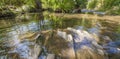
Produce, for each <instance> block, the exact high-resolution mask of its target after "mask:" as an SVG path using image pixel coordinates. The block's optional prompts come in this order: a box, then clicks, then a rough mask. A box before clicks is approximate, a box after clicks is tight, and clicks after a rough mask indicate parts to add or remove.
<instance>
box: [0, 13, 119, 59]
mask: <svg viewBox="0 0 120 59" xmlns="http://www.w3.org/2000/svg"><path fill="white" fill-rule="evenodd" d="M68 27H69V28H75V29H82V30H84V31H86V32H89V33H95V36H96V35H97V36H99V38H100V39H110V40H112V41H117V42H118V43H117V44H118V45H120V42H119V41H120V40H119V39H120V24H119V23H117V22H113V21H108V20H98V19H85V18H82V19H77V18H71V19H70V18H64V17H56V16H51V15H44V16H43V15H42V14H22V15H18V16H17V17H15V18H2V19H0V59H22V58H26V59H44V58H47V59H49V58H56V59H65V58H62V57H61V56H63V57H64V56H65V54H66V55H67V56H71V55H70V54H69V53H65V52H70V53H73V54H74V51H72V52H71V50H69V49H68V48H69V47H70V46H74V45H73V44H72V43H71V42H69V41H70V40H67V41H64V40H62V39H61V38H58V37H57V36H56V32H57V30H58V29H59V30H62V31H63V32H64V30H66V28H68ZM40 31H50V33H49V32H47V33H43V36H44V37H41V36H40V37H39V38H37V39H36V40H35V39H34V38H36V36H39V35H38V33H39V32H40ZM51 31H52V33H51ZM75 31H77V30H75ZM63 32H57V33H58V34H59V36H62V37H63V36H64V34H62V33H63ZM73 32H74V31H73ZM86 32H83V33H84V34H82V35H88V34H86ZM98 32H99V34H100V35H99V34H97V33H98ZM54 33H55V34H54ZM60 33H61V34H62V35H61V34H60ZM69 33H70V32H69ZM79 35H81V34H79ZM79 35H78V36H79ZM68 36H69V38H70V35H68ZM73 36H74V35H73ZM88 36H89V35H88ZM95 36H93V37H95ZM47 37H48V38H49V37H50V38H49V39H47ZM74 37H75V38H76V37H77V35H75V36H74ZM74 37H73V38H74ZM63 38H65V36H64V37H63ZM80 38H82V37H80ZM88 38H90V37H88ZM97 38H98V37H97ZM56 39H59V40H56ZM78 39H79V37H78ZM90 39H91V38H90ZM75 40H76V41H78V42H80V41H79V40H77V38H76V39H75ZM86 40H87V39H86ZM76 41H75V42H76ZM86 43H87V42H86ZM86 43H83V44H86ZM74 44H76V46H74V47H73V48H71V49H73V50H75V52H76V53H77V52H79V51H77V50H76V49H78V48H80V47H78V46H77V45H80V44H79V43H74ZM99 44H102V43H99ZM88 45H90V44H88ZM105 47H106V46H105ZM84 48H86V47H84ZM108 52H109V51H108ZM64 53H65V54H64ZM61 54H63V55H61ZM47 55H48V57H46V56H47ZM30 56H31V57H30ZM38 56H39V57H38ZM54 56H56V57H54ZM70 58H72V57H70ZM70 58H68V59H70ZM72 59H73V58H72ZM78 59H79V58H78Z"/></svg>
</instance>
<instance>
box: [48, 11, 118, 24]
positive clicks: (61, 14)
mask: <svg viewBox="0 0 120 59" xmlns="http://www.w3.org/2000/svg"><path fill="white" fill-rule="evenodd" d="M50 15H54V16H58V17H65V18H78V19H81V18H86V19H100V20H110V21H115V22H119V23H120V15H116V16H112V15H101V16H99V15H94V14H67V13H51V14H50Z"/></svg>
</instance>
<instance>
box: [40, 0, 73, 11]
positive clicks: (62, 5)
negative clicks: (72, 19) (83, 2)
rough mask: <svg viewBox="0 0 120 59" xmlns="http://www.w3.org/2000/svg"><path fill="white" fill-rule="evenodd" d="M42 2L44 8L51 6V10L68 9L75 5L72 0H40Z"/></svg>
mask: <svg viewBox="0 0 120 59" xmlns="http://www.w3.org/2000/svg"><path fill="white" fill-rule="evenodd" d="M42 3H43V7H44V8H52V9H53V10H57V9H62V10H70V9H72V8H73V7H74V5H75V3H74V1H73V0H42Z"/></svg>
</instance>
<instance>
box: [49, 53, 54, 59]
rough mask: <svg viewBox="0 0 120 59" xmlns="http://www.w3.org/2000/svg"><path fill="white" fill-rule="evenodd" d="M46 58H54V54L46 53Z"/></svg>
mask: <svg viewBox="0 0 120 59" xmlns="http://www.w3.org/2000/svg"><path fill="white" fill-rule="evenodd" d="M47 59H55V54H48V55H47Z"/></svg>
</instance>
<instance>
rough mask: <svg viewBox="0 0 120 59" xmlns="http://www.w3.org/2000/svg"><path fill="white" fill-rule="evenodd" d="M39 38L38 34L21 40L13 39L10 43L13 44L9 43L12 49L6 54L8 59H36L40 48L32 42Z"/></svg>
mask: <svg viewBox="0 0 120 59" xmlns="http://www.w3.org/2000/svg"><path fill="white" fill-rule="evenodd" d="M39 36H40V33H33V34H29V35H27V36H26V35H24V36H22V39H21V38H20V39H19V38H18V39H13V41H12V42H13V43H15V44H13V43H11V48H12V49H11V51H9V52H8V54H9V57H10V58H12V59H38V56H39V54H40V51H41V46H40V45H38V44H37V43H36V42H34V40H36V39H37V38H38V37H39ZM16 37H19V36H16ZM16 42H17V43H16ZM11 56H12V57H11Z"/></svg>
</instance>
